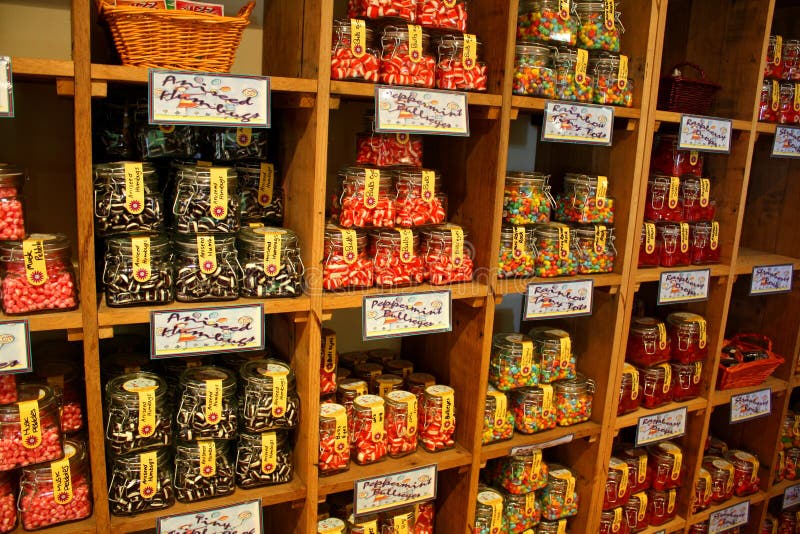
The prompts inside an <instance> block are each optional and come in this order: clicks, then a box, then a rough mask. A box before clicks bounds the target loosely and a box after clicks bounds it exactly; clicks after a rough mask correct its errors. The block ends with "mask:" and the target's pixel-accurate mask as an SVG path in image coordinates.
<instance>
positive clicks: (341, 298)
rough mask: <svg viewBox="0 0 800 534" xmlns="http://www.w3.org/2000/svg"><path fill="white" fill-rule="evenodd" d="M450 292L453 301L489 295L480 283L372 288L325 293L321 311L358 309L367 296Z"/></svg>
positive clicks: (487, 288) (486, 288) (487, 290)
mask: <svg viewBox="0 0 800 534" xmlns="http://www.w3.org/2000/svg"><path fill="white" fill-rule="evenodd" d="M446 290H450V292H451V294H452V297H453V300H461V299H482V298H485V297H486V296H487V295H488V294H489V287H488V286H487V285H485V284H483V283H481V282H469V283H465V284H452V285H445V286H432V285H430V284H422V285H418V286H407V287H373V288H370V289H360V290H356V291H345V292H341V293H325V294H323V295H322V309H323V310H343V309H346V308H360V307H361V304H362V303H363V301H364V297H365V296H368V295H402V294H406V293H423V292H425V291H446Z"/></svg>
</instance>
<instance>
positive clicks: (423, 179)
mask: <svg viewBox="0 0 800 534" xmlns="http://www.w3.org/2000/svg"><path fill="white" fill-rule="evenodd" d="M441 181H442V180H441V175H440V174H439V173H438V172H436V171H429V170H426V169H402V170H398V171H397V172H396V173H395V189H396V191H397V197H396V198H395V213H396V216H395V223H396V224H397V226H405V227H410V226H422V225H425V224H441V223H443V222H444V221H445V220H446V219H447V195H445V193H444V192H442V191H441Z"/></svg>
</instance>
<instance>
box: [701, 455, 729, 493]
mask: <svg viewBox="0 0 800 534" xmlns="http://www.w3.org/2000/svg"><path fill="white" fill-rule="evenodd" d="M703 467H705V468H706V470H707V471H708V472H709V473H710V474H711V481H712V485H711V487H712V490H711V502H713V503H715V504H719V503H721V502H725V501H727V500H728V499H730V498H731V497H733V480H734V472H735V469H734V467H733V464H731V463H730V462H729V461H728V460H726V459H724V458H721V457H719V456H706V457H704V458H703Z"/></svg>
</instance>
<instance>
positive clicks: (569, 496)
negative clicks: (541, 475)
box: [550, 469, 575, 504]
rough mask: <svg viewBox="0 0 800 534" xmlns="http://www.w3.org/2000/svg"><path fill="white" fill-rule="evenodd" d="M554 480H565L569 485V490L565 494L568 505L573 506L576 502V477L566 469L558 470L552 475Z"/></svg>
mask: <svg viewBox="0 0 800 534" xmlns="http://www.w3.org/2000/svg"><path fill="white" fill-rule="evenodd" d="M550 474H551V475H552V476H553V477H554V478H557V479H559V480H563V481H565V482H566V483H567V490H566V491H565V492H564V493H565V495H566V503H567V504H572V503H573V502H575V477H574V476H572V473H570V472H569V471H568V470H566V469H556V470H555V471H552V472H551V473H550Z"/></svg>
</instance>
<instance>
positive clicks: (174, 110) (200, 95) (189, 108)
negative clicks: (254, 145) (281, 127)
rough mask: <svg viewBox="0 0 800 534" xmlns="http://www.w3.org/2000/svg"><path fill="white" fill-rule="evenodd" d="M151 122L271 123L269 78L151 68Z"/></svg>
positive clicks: (255, 125) (259, 125) (264, 125)
mask: <svg viewBox="0 0 800 534" xmlns="http://www.w3.org/2000/svg"><path fill="white" fill-rule="evenodd" d="M147 100H148V107H149V112H150V115H149V118H150V124H193V125H195V126H233V127H235V126H241V127H248V128H269V127H271V125H272V123H271V105H270V100H271V95H270V79H269V78H268V77H266V76H243V75H236V74H224V75H223V74H217V73H213V72H184V71H169V70H156V69H150V71H149V76H148V87H147Z"/></svg>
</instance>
